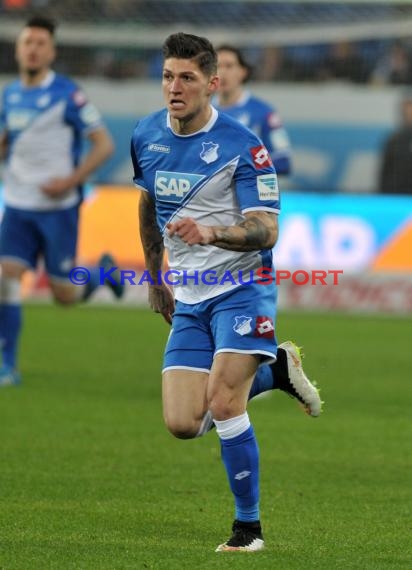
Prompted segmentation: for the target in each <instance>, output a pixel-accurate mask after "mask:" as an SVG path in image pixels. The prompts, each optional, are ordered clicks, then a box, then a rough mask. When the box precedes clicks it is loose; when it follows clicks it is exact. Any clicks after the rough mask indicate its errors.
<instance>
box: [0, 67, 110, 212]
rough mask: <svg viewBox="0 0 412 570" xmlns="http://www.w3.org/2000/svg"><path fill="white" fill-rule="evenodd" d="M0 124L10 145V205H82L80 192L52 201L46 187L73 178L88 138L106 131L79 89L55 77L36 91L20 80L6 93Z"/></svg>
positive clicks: (7, 175)
mask: <svg viewBox="0 0 412 570" xmlns="http://www.w3.org/2000/svg"><path fill="white" fill-rule="evenodd" d="M0 123H1V124H0V127H1V128H4V129H5V130H6V133H7V142H8V146H7V149H8V154H7V157H6V168H5V174H4V201H5V204H6V205H7V206H11V207H13V208H18V209H24V210H54V209H63V208H69V207H71V206H73V205H75V204H77V203H78V202H79V200H80V191H81V188H73V189H72V190H71V191H70V192H68V193H67V194H65V195H64V197H62V198H61V199H53V198H49V197H48V196H46V195H45V194H44V193H43V192H42V191H41V186H42V185H43V184H45V183H46V182H47V181H49V180H50V179H52V178H61V177H65V176H69V175H70V174H71V172H72V171H73V168H74V167H75V166H76V165H77V163H78V161H79V158H80V153H81V143H82V138H83V136H84V135H85V134H87V133H88V132H91V131H93V130H95V129H98V128H101V125H102V122H101V117H100V114H99V113H98V111H97V109H96V108H95V107H94V106H93V105H92V104H91V103H89V102H88V101H87V99H86V97H85V95H84V94H83V93H82V92H81V91H80V90H79V88H78V86H77V85H76V84H75V83H74V82H73V81H72V80H71V79H69V78H68V77H65V76H62V75H57V74H56V73H54V72H53V71H50V72H49V73H48V75H47V77H46V78H45V79H44V81H43V82H42V83H41V84H40V85H38V86H35V87H27V86H25V85H24V84H22V82H21V81H20V80H16V81H14V82H12V83H10V84H9V85H7V86H6V87H5V89H4V91H3V98H2V109H1V113H0Z"/></svg>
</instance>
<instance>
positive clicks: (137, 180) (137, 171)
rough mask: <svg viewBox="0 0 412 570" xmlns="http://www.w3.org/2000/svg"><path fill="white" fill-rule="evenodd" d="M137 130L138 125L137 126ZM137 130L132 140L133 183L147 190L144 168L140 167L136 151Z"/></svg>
mask: <svg viewBox="0 0 412 570" xmlns="http://www.w3.org/2000/svg"><path fill="white" fill-rule="evenodd" d="M136 130H137V127H136ZM136 130H135V132H134V134H133V136H132V140H131V143H130V156H131V158H132V164H133V183H134V184H135V185H136V186H139V188H142V189H143V190H146V182H145V180H144V178H143V172H142V169H141V168H140V164H139V161H138V159H137V152H136V147H137V135H136Z"/></svg>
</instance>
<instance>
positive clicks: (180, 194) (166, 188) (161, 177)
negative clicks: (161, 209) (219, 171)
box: [155, 170, 205, 203]
mask: <svg viewBox="0 0 412 570" xmlns="http://www.w3.org/2000/svg"><path fill="white" fill-rule="evenodd" d="M203 178H205V176H204V175H202V174H188V173H186V172H166V171H164V170H157V171H156V180H155V190H156V198H158V199H159V200H163V201H165V202H176V203H179V202H181V201H182V200H183V198H184V197H185V196H186V195H187V194H188V193H189V192H190V191H191V190H192V189H193V188H194V186H196V184H197V183H198V182H200V181H201V180H203Z"/></svg>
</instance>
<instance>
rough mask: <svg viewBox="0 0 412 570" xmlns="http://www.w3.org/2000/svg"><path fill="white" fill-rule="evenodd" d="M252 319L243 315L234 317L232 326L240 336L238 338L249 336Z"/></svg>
mask: <svg viewBox="0 0 412 570" xmlns="http://www.w3.org/2000/svg"><path fill="white" fill-rule="evenodd" d="M251 322H252V317H245V316H244V315H242V316H240V317H235V324H234V325H233V330H234V331H235V332H236V333H237V334H240V336H244V335H245V334H249V333H250V332H251V331H252V326H251V324H250V323H251Z"/></svg>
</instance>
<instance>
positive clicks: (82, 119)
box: [65, 84, 103, 135]
mask: <svg viewBox="0 0 412 570" xmlns="http://www.w3.org/2000/svg"><path fill="white" fill-rule="evenodd" d="M65 121H66V122H67V123H68V124H69V125H71V126H72V127H73V128H74V129H75V130H76V131H77V132H79V133H81V134H83V135H87V133H89V132H92V131H95V130H98V129H100V128H102V126H103V121H102V117H101V115H100V113H99V111H98V110H97V108H96V107H95V106H94V105H93V103H90V101H88V99H87V97H86V95H85V94H84V93H83V91H81V90H80V89H79V88H78V87H77V86H76V85H75V84H73V89H72V90H71V91H70V92H69V94H68V97H67V105H66V113H65Z"/></svg>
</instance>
